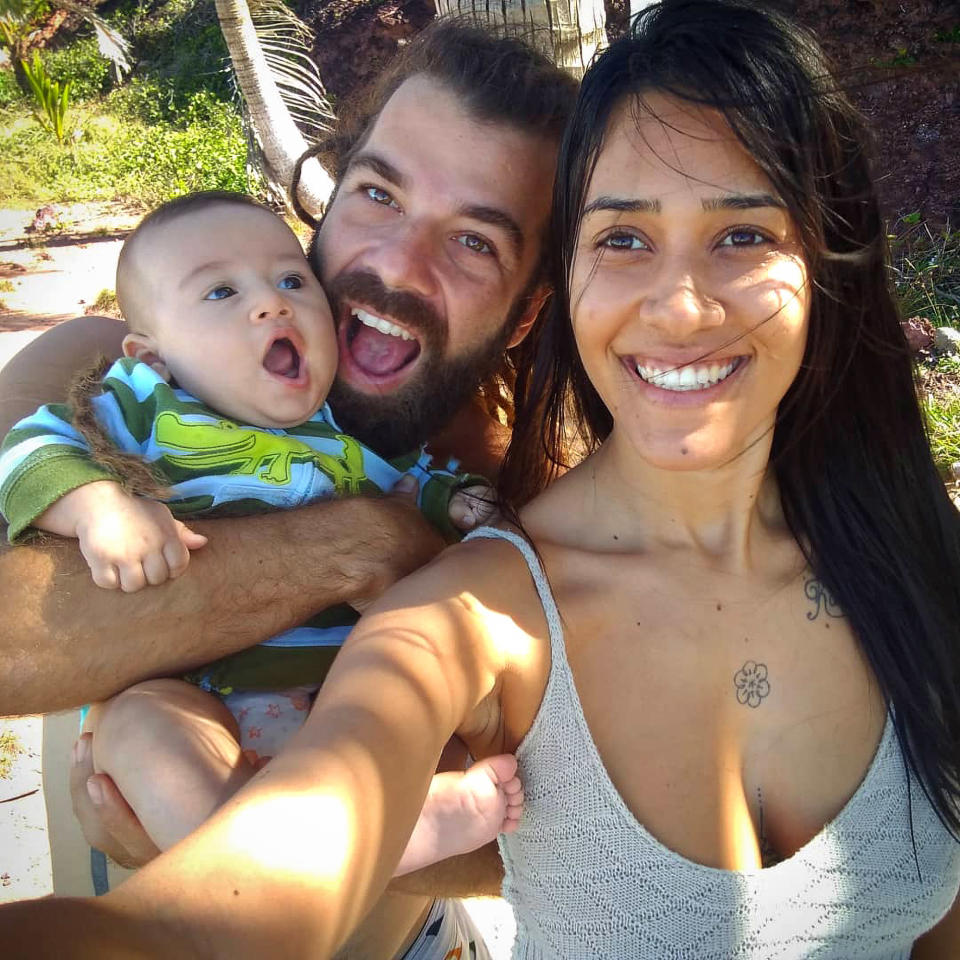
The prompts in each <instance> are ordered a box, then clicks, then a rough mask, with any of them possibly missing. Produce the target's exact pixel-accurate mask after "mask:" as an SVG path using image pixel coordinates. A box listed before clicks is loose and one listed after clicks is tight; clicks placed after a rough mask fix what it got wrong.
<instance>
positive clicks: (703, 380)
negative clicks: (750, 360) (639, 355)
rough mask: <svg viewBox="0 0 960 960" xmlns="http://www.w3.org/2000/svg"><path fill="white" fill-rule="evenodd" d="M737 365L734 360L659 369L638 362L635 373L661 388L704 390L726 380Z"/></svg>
mask: <svg viewBox="0 0 960 960" xmlns="http://www.w3.org/2000/svg"><path fill="white" fill-rule="evenodd" d="M737 366H738V362H737V361H736V360H734V361H731V362H730V363H725V364H722V365H721V364H718V363H714V364H710V365H707V366H699V367H694V366H686V367H679V368H673V369H667V370H661V369H660V368H659V367H645V366H644V365H643V364H641V363H638V364H637V373H638V374H639V375H640V379H641V380H646V382H647V383H652V384H653V385H654V386H656V387H660V388H662V389H663V390H679V391H683V390H706V389H707V388H708V387H715V386H716V385H717V384H718V383H720V381H721V380H726V379H727V377H729V376H730V374H731V373H733V371H734V370H736V368H737Z"/></svg>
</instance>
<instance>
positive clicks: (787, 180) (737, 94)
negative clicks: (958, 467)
mask: <svg viewBox="0 0 960 960" xmlns="http://www.w3.org/2000/svg"><path fill="white" fill-rule="evenodd" d="M653 91H659V92H662V93H666V94H670V95H672V96H675V97H678V98H680V99H682V100H685V101H687V102H690V103H695V104H698V105H702V106H704V107H708V108H713V109H716V110H718V111H720V112H721V113H722V114H723V116H724V117H725V118H726V120H727V122H728V123H729V125H730V127H731V129H732V130H733V132H734V134H735V135H736V136H737V137H738V138H739V140H740V141H741V143H742V144H743V146H744V147H745V149H746V150H747V151H748V152H749V154H750V155H751V156H752V157H753V159H754V161H755V162H756V163H757V164H758V166H759V167H760V168H761V169H762V170H763V171H764V173H765V174H766V175H767V177H768V178H769V179H770V181H771V183H772V185H773V187H774V189H775V191H776V192H777V194H779V196H780V197H781V198H782V199H783V200H784V202H785V203H786V205H787V207H788V209H789V212H790V215H791V217H792V218H793V220H794V222H795V223H796V225H797V228H798V231H799V235H800V237H801V243H802V247H803V251H804V258H805V261H806V264H807V268H808V274H809V276H810V278H811V286H812V289H811V292H810V300H811V309H810V324H809V335H808V340H807V346H806V354H805V356H804V360H803V364H802V366H801V369H800V372H799V374H798V376H797V378H796V380H795V381H794V383H793V385H792V386H791V387H790V389H789V391H788V392H787V395H786V396H785V397H784V399H783V401H782V403H781V405H780V408H779V411H778V415H777V422H776V427H775V429H774V435H773V444H772V451H771V463H772V467H773V469H774V471H775V474H776V478H777V482H778V484H779V487H780V495H781V498H782V502H783V509H784V513H785V515H786V519H787V522H788V523H789V525H790V528H791V530H792V532H793V534H794V536H795V537H796V540H797V543H798V544H799V545H800V547H801V549H802V550H803V551H804V553H805V555H806V558H807V560H808V562H809V564H810V566H811V568H812V570H813V571H814V572H815V574H816V576H817V577H819V578H820V579H821V581H822V582H823V583H824V584H825V586H826V587H827V588H828V589H829V590H830V591H831V593H833V595H834V596H835V597H836V599H837V600H838V601H839V603H840V605H841V606H842V608H843V610H844V613H845V614H846V616H847V617H848V619H849V621H850V624H851V626H852V628H853V630H854V632H855V634H856V636H857V637H858V639H859V642H860V644H861V647H862V649H863V650H864V652H865V654H866V656H867V658H868V660H869V662H870V665H871V667H872V668H873V672H874V674H875V676H876V678H877V680H878V682H879V684H880V687H881V690H882V692H883V695H884V697H885V698H886V700H887V702H888V704H891V705H892V706H893V708H894V718H895V723H896V728H897V734H898V736H899V738H900V742H901V745H902V747H903V750H904V754H905V756H906V758H907V761H908V763H909V765H910V767H911V768H912V770H913V772H914V773H915V774H916V775H917V776H918V777H919V779H920V782H921V784H922V785H923V787H924V789H925V790H926V791H927V793H928V796H929V797H930V798H931V800H932V802H933V804H934V806H935V808H936V809H937V811H938V813H939V815H940V817H941V819H942V820H943V821H944V823H945V824H947V825H948V826H949V827H950V828H951V830H952V831H953V832H954V833H958V832H960V804H958V797H960V682H958V681H960V517H958V514H957V511H956V509H955V508H954V506H953V505H952V504H951V503H950V500H949V499H948V497H947V494H946V492H945V489H944V486H943V483H942V481H941V479H940V477H939V476H938V474H937V471H936V469H935V467H934V464H933V461H932V458H931V456H930V450H929V446H928V443H927V439H926V435H925V431H924V424H923V419H922V416H921V413H920V408H919V405H918V401H917V395H916V388H915V384H914V379H913V370H912V365H911V360H910V355H909V351H908V349H907V345H906V342H905V339H904V336H903V333H902V332H901V329H900V324H899V316H898V312H897V307H896V303H895V301H894V298H893V294H892V291H891V287H890V283H889V277H888V272H887V269H886V257H887V249H886V239H885V233H884V227H883V222H882V220H881V217H880V213H879V209H878V205H877V200H876V194H875V191H874V188H873V183H872V180H871V177H870V172H869V169H868V164H867V160H866V156H865V150H864V144H865V141H866V136H865V131H864V129H863V126H862V122H861V120H860V117H859V115H858V114H857V112H856V111H855V110H854V108H853V107H852V106H851V105H850V103H849V101H848V100H847V98H846V97H845V96H844V95H843V93H842V92H841V91H840V90H839V89H838V87H837V84H836V82H835V81H834V80H833V79H832V78H831V75H830V71H829V69H828V67H827V64H826V60H825V58H824V56H823V54H822V52H821V51H820V49H819V47H818V45H817V43H816V42H815V40H814V39H813V38H812V37H811V36H810V34H808V33H807V32H806V31H805V30H803V29H801V28H800V27H798V26H796V25H794V24H792V23H791V22H790V21H789V20H787V19H785V18H784V17H782V16H780V15H778V14H776V13H773V12H770V11H768V10H761V9H759V8H758V7H755V6H753V5H751V4H750V3H748V2H745V0H726V2H721V0H667V2H663V3H660V4H657V5H655V6H653V7H650V8H648V9H646V10H645V11H643V12H642V13H641V14H640V16H639V17H638V18H637V19H635V20H634V21H633V24H632V26H631V29H630V31H629V32H628V34H627V35H626V36H624V37H623V38H622V39H621V40H619V41H617V42H615V43H614V44H613V45H612V46H611V47H610V48H609V49H608V50H607V51H606V52H605V53H604V54H603V55H602V56H601V57H600V58H599V59H598V60H597V61H596V62H595V63H594V65H593V66H592V67H591V69H590V70H589V72H588V73H587V75H586V77H585V78H584V82H583V86H582V89H581V92H580V98H579V100H578V103H577V106H576V109H575V112H574V116H573V118H572V119H571V122H570V125H569V126H568V128H567V131H566V135H565V138H564V141H563V145H562V147H561V153H560V161H559V168H558V173H557V182H556V187H555V197H554V224H553V234H552V235H553V237H554V238H556V239H557V241H558V242H559V243H561V244H562V247H561V249H560V255H559V258H558V259H559V262H558V264H557V267H556V276H555V282H556V288H557V296H556V297H555V305H554V311H553V315H552V316H551V317H550V318H549V320H548V322H547V323H546V324H545V325H544V326H543V328H542V329H541V330H540V331H539V332H538V333H537V342H536V359H535V363H534V365H533V367H532V369H530V370H529V371H526V372H524V374H523V376H522V377H521V378H520V379H518V382H517V393H516V411H517V414H516V422H515V426H514V433H513V441H512V444H511V447H510V450H509V451H508V455H507V460H506V464H505V467H504V472H503V474H502V477H501V487H502V489H501V494H502V496H503V498H504V499H505V500H506V501H507V502H509V503H512V504H514V505H519V504H522V503H523V502H525V501H526V500H528V499H529V498H530V497H531V496H532V495H533V494H535V493H536V492H537V491H538V490H539V489H541V488H542V487H543V485H544V484H545V483H546V482H547V481H548V480H549V479H550V471H549V469H546V470H545V469H544V468H543V467H542V466H541V464H542V463H543V456H542V455H543V454H544V453H545V454H546V458H547V460H548V461H549V462H550V463H552V464H554V465H558V464H561V463H562V459H563V451H564V447H565V441H566V440H567V439H568V436H567V431H568V423H567V420H568V419H569V415H570V414H571V413H572V415H573V419H574V422H575V424H576V426H577V428H578V429H579V431H580V434H581V436H582V437H583V438H584V442H585V444H586V447H587V449H588V450H589V449H594V448H596V447H597V446H598V445H599V444H600V443H601V442H602V441H603V440H604V439H605V438H606V437H607V435H608V434H609V433H610V430H611V428H612V419H611V416H610V412H609V411H608V410H607V408H606V407H605V406H604V404H603V402H602V401H601V399H600V397H599V395H598V394H597V392H596V390H594V388H593V385H592V384H591V383H590V381H589V380H588V378H587V376H586V373H585V372H584V369H583V366H582V365H581V363H580V359H579V356H578V354H577V349H576V344H575V342H574V339H573V333H572V329H571V324H570V317H569V308H568V304H569V287H568V280H569V276H570V268H571V263H572V259H573V251H574V249H575V243H576V237H577V231H578V227H579V223H580V219H581V216H582V211H583V206H584V198H585V196H586V190H587V186H588V185H589V182H590V178H591V175H592V173H593V169H594V166H595V164H596V161H597V156H598V154H599V152H600V150H601V149H602V147H603V141H604V135H605V132H606V129H607V125H608V121H609V118H610V116H611V114H612V111H613V110H614V108H615V107H616V106H617V104H619V103H621V102H623V100H624V98H626V97H642V95H643V94H644V93H650V92H653ZM640 110H641V111H642V110H643V106H642V103H641V105H640ZM565 415H566V416H565Z"/></svg>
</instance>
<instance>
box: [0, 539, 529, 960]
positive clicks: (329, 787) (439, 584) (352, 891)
mask: <svg viewBox="0 0 960 960" xmlns="http://www.w3.org/2000/svg"><path fill="white" fill-rule="evenodd" d="M485 546H486V545H484V544H468V545H466V549H465V550H464V549H456V550H454V551H451V552H450V553H448V554H446V555H445V556H444V558H443V559H442V560H441V561H440V562H438V563H436V564H434V565H432V566H431V567H430V568H429V569H428V570H426V571H424V572H421V573H419V574H417V575H415V576H414V577H413V578H411V579H410V580H408V581H405V582H404V583H402V584H400V585H398V587H397V588H395V590H394V591H391V593H390V595H388V597H387V598H385V599H384V600H383V601H381V602H380V603H379V604H378V605H377V606H376V607H375V608H374V609H373V610H371V611H370V613H368V614H367V615H366V616H365V617H364V618H363V620H362V621H361V623H360V625H358V627H357V628H356V630H355V631H354V634H353V635H352V636H351V638H350V640H349V641H348V642H347V644H346V646H345V647H344V649H343V651H342V653H341V654H340V656H339V657H338V658H337V661H336V664H335V666H334V668H333V669H332V671H331V673H330V676H329V677H328V679H327V682H326V684H325V685H324V687H323V689H322V691H321V693H320V695H319V697H318V700H317V703H316V705H315V706H314V709H313V711H312V712H311V714H310V717H309V718H308V720H307V723H306V724H305V726H304V727H303V728H302V730H301V731H300V732H299V733H298V734H297V735H296V736H295V737H294V738H293V739H292V740H291V741H290V743H289V744H288V745H287V747H285V749H284V750H283V752H282V753H281V754H280V755H279V756H278V757H276V758H275V759H274V760H273V761H272V762H271V763H270V764H269V765H268V766H267V767H265V768H264V770H263V771H261V773H259V774H258V775H257V776H256V777H254V779H253V780H251V782H250V783H249V784H248V785H247V786H246V787H245V788H244V789H243V790H241V791H240V792H239V793H238V794H236V796H235V797H234V798H233V799H232V800H230V801H229V802H228V803H227V804H226V805H225V806H224V807H223V808H221V810H220V811H218V812H217V813H216V814H215V815H214V816H213V817H212V818H211V820H210V821H208V823H206V824H205V825H204V826H203V827H202V828H201V829H200V830H198V831H197V832H196V833H194V834H193V835H191V836H190V837H188V838H187V839H186V840H184V841H183V842H182V843H180V844H178V845H177V846H176V847H174V848H173V849H172V850H170V851H168V852H167V853H165V854H162V855H161V856H160V857H158V858H157V859H156V860H154V861H153V862H152V863H150V864H149V865H148V866H146V867H145V868H144V869H143V870H142V871H140V873H138V874H137V875H136V876H135V877H133V878H132V879H130V880H129V881H127V882H126V883H125V884H124V885H123V886H121V887H120V888H119V889H117V890H116V891H114V892H112V893H110V894H109V895H108V896H107V897H105V898H100V899H99V900H96V901H66V902H65V901H57V900H44V901H35V902H32V903H28V904H17V905H15V906H14V907H13V908H11V909H9V910H7V909H0V938H2V940H3V942H5V943H8V944H9V943H14V944H17V943H21V942H24V941H23V940H22V937H24V936H25V935H26V932H27V931H28V932H29V935H30V936H31V937H34V938H38V939H35V940H34V941H33V944H32V947H33V950H34V952H35V954H36V955H46V954H47V953H50V955H55V954H56V949H57V946H58V945H62V944H65V943H69V944H70V948H71V956H77V957H85V956H91V957H94V956H96V957H99V956H103V955H105V954H104V949H105V948H106V947H109V948H110V949H112V950H113V951H114V953H113V955H117V956H121V955H122V956H126V955H130V956H134V955H140V954H143V955H147V956H167V955H169V956H194V955H198V956H199V955H202V956H210V957H224V958H231V960H233V958H244V957H251V958H259V957H262V956H267V955H269V956H276V957H286V956H289V957H292V958H298V960H299V958H303V957H326V956H329V955H330V954H331V953H332V952H333V951H334V950H335V949H336V948H337V946H338V944H340V943H341V942H342V941H343V940H344V938H345V937H346V936H347V935H348V933H349V931H350V930H351V928H352V927H353V926H354V925H355V924H356V923H357V922H359V921H360V920H361V919H362V917H363V916H364V914H365V912H366V910H367V909H368V908H369V907H370V905H371V904H372V903H373V902H374V901H375V900H376V898H377V897H378V896H379V894H380V893H381V892H382V890H383V889H384V887H385V885H386V883H387V881H388V879H389V878H390V875H391V873H392V871H393V869H394V866H395V865H396V863H397V862H398V861H399V858H400V854H401V853H402V851H403V848H404V845H405V843H406V840H407V838H408V837H409V834H410V831H411V830H412V827H413V824H414V822H415V820H416V818H417V815H418V813H419V811H420V808H421V805H422V803H423V799H424V797H425V795H426V792H427V787H428V784H429V781H430V778H431V775H432V773H433V769H434V766H435V764H436V762H437V758H438V757H439V755H440V751H441V749H442V747H443V745H444V743H445V742H446V740H447V739H448V737H449V736H450V735H451V734H452V733H453V732H454V731H455V730H461V731H464V730H470V731H473V732H474V740H476V735H475V733H476V729H477V724H478V719H477V718H478V715H479V716H480V717H483V718H484V720H487V719H489V718H490V717H491V716H492V713H493V712H496V709H497V706H498V704H499V699H498V697H499V691H500V689H501V679H502V677H503V676H504V673H505V672H506V671H507V670H508V669H509V662H510V658H511V656H512V654H510V652H509V651H512V650H521V649H529V647H530V643H531V641H530V637H529V635H528V633H527V632H525V631H524V630H522V629H521V628H520V627H518V626H516V625H515V623H514V621H513V619H512V618H511V617H510V615H509V609H508V608H504V607H502V606H501V607H500V609H498V611H497V612H496V613H495V614H489V613H488V609H489V606H485V605H484V604H483V603H481V602H480V601H478V600H477V599H476V596H475V594H474V593H473V591H472V590H468V589H466V588H465V587H464V586H463V584H465V583H469V582H470V578H471V576H472V575H475V574H477V573H478V572H479V574H480V576H481V577H483V578H485V579H486V580H487V581H488V582H489V581H491V580H493V579H494V577H495V574H494V572H493V569H495V565H494V564H491V563H490V562H481V561H483V559H484V556H483V555H484V548H485ZM487 557H488V558H489V554H487ZM482 726H483V727H484V728H485V729H489V730H491V731H497V730H502V729H503V725H502V724H501V723H498V722H494V723H486V722H484V723H483V724H482ZM491 745H492V742H491ZM88 919H89V922H88ZM112 919H115V920H116V923H112V922H111V921H112Z"/></svg>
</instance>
